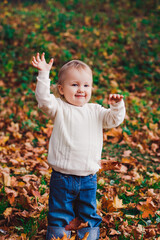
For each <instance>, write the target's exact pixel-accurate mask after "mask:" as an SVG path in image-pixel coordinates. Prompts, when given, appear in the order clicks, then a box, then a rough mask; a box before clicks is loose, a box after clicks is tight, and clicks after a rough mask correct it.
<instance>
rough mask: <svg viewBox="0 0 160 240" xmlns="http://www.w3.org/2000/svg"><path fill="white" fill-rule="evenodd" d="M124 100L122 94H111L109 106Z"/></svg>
mask: <svg viewBox="0 0 160 240" xmlns="http://www.w3.org/2000/svg"><path fill="white" fill-rule="evenodd" d="M122 98H123V95H120V94H109V101H108V103H109V104H114V103H117V102H120V101H121V100H122Z"/></svg>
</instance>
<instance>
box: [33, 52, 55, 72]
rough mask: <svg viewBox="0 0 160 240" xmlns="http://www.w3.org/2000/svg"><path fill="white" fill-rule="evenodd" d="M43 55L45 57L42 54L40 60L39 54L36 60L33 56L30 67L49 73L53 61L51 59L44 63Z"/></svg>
mask: <svg viewBox="0 0 160 240" xmlns="http://www.w3.org/2000/svg"><path fill="white" fill-rule="evenodd" d="M44 55H45V53H44V52H43V53H42V56H41V59H40V56H39V53H37V56H36V58H35V56H33V60H32V66H33V67H35V68H37V69H39V70H43V71H50V69H51V68H52V64H53V61H54V59H53V58H51V60H50V62H49V63H46V60H45V57H44Z"/></svg>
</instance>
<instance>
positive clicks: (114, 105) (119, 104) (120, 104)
mask: <svg viewBox="0 0 160 240" xmlns="http://www.w3.org/2000/svg"><path fill="white" fill-rule="evenodd" d="M122 107H124V100H123V99H122V100H121V101H120V102H117V103H114V104H110V108H112V109H120V108H122Z"/></svg>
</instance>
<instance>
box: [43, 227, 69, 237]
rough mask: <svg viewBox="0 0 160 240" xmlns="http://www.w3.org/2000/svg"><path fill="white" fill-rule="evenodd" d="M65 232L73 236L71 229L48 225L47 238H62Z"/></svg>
mask: <svg viewBox="0 0 160 240" xmlns="http://www.w3.org/2000/svg"><path fill="white" fill-rule="evenodd" d="M64 233H66V234H67V237H70V236H71V231H66V230H65V228H64V227H56V226H47V235H46V240H51V239H52V238H53V239H54V237H55V238H58V237H59V238H62V237H63V236H64Z"/></svg>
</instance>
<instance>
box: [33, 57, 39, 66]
mask: <svg viewBox="0 0 160 240" xmlns="http://www.w3.org/2000/svg"><path fill="white" fill-rule="evenodd" d="M33 62H34V63H36V64H38V62H37V60H36V58H35V56H33Z"/></svg>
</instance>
